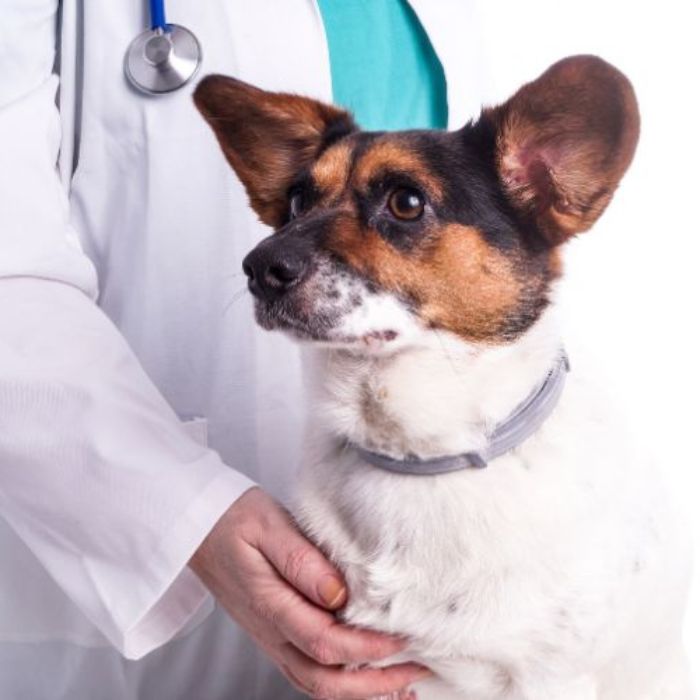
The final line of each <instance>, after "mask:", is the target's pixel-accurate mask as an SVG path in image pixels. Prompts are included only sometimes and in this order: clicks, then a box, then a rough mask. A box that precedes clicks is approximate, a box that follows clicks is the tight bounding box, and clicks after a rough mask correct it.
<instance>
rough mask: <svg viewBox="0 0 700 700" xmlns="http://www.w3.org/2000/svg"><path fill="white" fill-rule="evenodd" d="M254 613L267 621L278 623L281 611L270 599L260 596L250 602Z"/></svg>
mask: <svg viewBox="0 0 700 700" xmlns="http://www.w3.org/2000/svg"><path fill="white" fill-rule="evenodd" d="M250 607H251V610H252V612H253V615H254V616H255V617H257V618H259V619H261V620H264V621H265V622H269V623H272V624H277V621H278V619H279V612H278V611H277V610H276V609H275V608H274V607H273V606H272V605H271V604H270V601H269V600H267V599H264V598H258V599H254V600H252V601H251V604H250Z"/></svg>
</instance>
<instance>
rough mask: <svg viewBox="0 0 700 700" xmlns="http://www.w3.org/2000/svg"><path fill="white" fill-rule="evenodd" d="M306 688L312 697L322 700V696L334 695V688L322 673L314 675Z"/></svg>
mask: <svg viewBox="0 0 700 700" xmlns="http://www.w3.org/2000/svg"><path fill="white" fill-rule="evenodd" d="M306 690H307V692H308V694H309V695H310V696H311V697H312V698H317V699H318V700H321V699H322V698H330V697H334V694H333V693H334V689H333V688H331V686H330V684H329V683H328V681H327V680H326V679H325V678H323V677H322V676H320V675H312V676H311V677H310V678H309V679H308V682H307V683H306Z"/></svg>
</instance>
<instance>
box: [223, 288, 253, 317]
mask: <svg viewBox="0 0 700 700" xmlns="http://www.w3.org/2000/svg"><path fill="white" fill-rule="evenodd" d="M247 291H248V288H247V287H243V288H242V289H239V290H238V291H237V292H236V293H235V294H234V295H233V298H232V299H231V301H229V303H228V304H226V306H225V307H224V310H223V312H222V314H221V315H222V316H225V315H226V314H227V313H228V312H229V310H230V309H231V307H232V306H233V305H234V304H235V303H236V302H238V301H240V300H241V299H243V298H244V297H245V295H246V292H247Z"/></svg>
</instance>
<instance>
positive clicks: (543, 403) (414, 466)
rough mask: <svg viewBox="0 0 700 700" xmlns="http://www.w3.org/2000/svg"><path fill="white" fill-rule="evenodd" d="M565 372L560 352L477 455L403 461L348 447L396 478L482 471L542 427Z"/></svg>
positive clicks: (565, 363)
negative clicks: (547, 370)
mask: <svg viewBox="0 0 700 700" xmlns="http://www.w3.org/2000/svg"><path fill="white" fill-rule="evenodd" d="M568 371H569V358H568V357H567V355H566V353H565V352H564V351H563V350H562V351H561V352H560V354H559V355H558V356H557V360H556V362H555V363H554V366H553V367H552V369H551V370H550V371H549V373H548V374H547V376H546V377H545V378H544V381H543V382H542V383H541V384H539V385H538V386H537V387H536V388H535V389H533V391H532V392H531V393H530V394H529V396H528V397H527V398H526V399H525V400H524V401H522V402H521V403H520V404H518V405H517V406H516V408H515V409H514V410H513V412H512V413H511V414H510V415H509V416H508V417H507V418H506V419H505V420H503V421H501V422H500V423H498V425H496V427H495V428H494V430H493V431H492V433H491V434H490V435H489V441H488V445H487V446H486V447H485V448H484V449H483V450H480V451H478V452H465V453H464V454H459V455H447V456H445V457H435V458H432V459H419V458H418V457H410V456H409V457H407V458H406V459H394V458H393V457H389V456H387V455H383V454H380V453H379V452H372V451H371V450H367V449H365V448H364V447H361V446H360V445H355V444H354V443H349V446H350V447H352V448H353V449H354V450H356V451H357V452H358V453H359V455H360V456H361V457H362V459H364V460H365V461H366V462H369V463H370V464H371V465H372V466H375V467H379V468H380V469H385V470H386V471H390V472H396V473H397V474H412V475H415V476H428V475H434V474H446V473H448V472H455V471H459V470H461V469H469V468H472V469H483V468H484V467H486V466H488V463H489V462H490V461H491V460H492V459H496V457H500V456H501V455H504V454H506V452H510V451H511V450H512V449H514V448H516V447H517V446H518V445H521V444H522V443H523V442H525V440H527V439H528V438H529V437H530V436H531V435H532V434H533V433H535V432H536V431H537V430H538V429H539V428H540V427H541V426H542V424H543V423H544V422H545V421H546V420H547V418H548V417H549V415H550V414H551V412H552V411H553V410H554V407H555V406H556V405H557V402H558V401H559V397H560V396H561V393H562V391H563V389H564V383H565V382H566V373H567V372H568Z"/></svg>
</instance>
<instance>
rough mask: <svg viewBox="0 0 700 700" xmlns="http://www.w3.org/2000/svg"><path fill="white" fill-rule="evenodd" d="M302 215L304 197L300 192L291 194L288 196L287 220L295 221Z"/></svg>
mask: <svg viewBox="0 0 700 700" xmlns="http://www.w3.org/2000/svg"><path fill="white" fill-rule="evenodd" d="M303 213H304V195H303V194H302V193H301V192H292V194H291V195H290V196H289V220H290V221H291V220H292V219H296V218H297V217H298V216H301V215H302V214H303Z"/></svg>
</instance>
